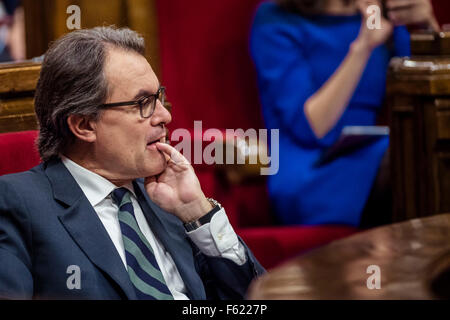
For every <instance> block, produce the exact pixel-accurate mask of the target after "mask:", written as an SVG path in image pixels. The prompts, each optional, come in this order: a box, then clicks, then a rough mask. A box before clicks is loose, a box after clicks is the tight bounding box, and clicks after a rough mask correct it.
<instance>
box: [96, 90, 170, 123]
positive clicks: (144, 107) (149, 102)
mask: <svg viewBox="0 0 450 320" xmlns="http://www.w3.org/2000/svg"><path fill="white" fill-rule="evenodd" d="M156 100H159V101H161V104H162V105H163V106H164V102H165V101H166V87H159V89H158V91H156V93H155V94H150V95H147V96H144V97H141V98H139V99H137V100H134V101H124V102H114V103H105V104H103V105H101V107H102V108H112V107H122V106H135V105H138V106H139V110H140V112H141V117H142V118H144V119H146V118H150V117H151V116H152V114H153V112H155V109H156Z"/></svg>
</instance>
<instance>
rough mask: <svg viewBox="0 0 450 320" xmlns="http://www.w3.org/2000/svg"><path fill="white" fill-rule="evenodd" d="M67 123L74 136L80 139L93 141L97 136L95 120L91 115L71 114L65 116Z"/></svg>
mask: <svg viewBox="0 0 450 320" xmlns="http://www.w3.org/2000/svg"><path fill="white" fill-rule="evenodd" d="M67 125H68V126H69V129H70V131H72V133H73V134H74V136H75V137H77V138H78V139H80V140H82V141H85V142H94V141H95V139H96V138H97V133H96V126H95V121H94V120H93V119H92V117H88V116H83V115H79V114H71V115H70V116H69V117H68V118H67Z"/></svg>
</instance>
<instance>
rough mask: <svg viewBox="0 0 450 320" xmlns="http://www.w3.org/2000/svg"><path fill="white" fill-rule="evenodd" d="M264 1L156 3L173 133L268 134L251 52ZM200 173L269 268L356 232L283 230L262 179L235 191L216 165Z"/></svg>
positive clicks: (319, 228) (317, 228) (174, 0)
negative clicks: (198, 129)
mask: <svg viewBox="0 0 450 320" xmlns="http://www.w3.org/2000/svg"><path fill="white" fill-rule="evenodd" d="M260 2H261V0H245V1H243V0H227V1H210V0H197V1H195V2H190V1H185V0H159V1H157V14H158V29H159V39H160V43H159V45H160V52H161V73H162V74H161V82H162V83H163V84H164V85H165V86H166V87H167V95H168V99H169V100H170V101H171V103H172V106H173V107H172V117H173V122H172V124H171V125H169V127H170V128H171V129H172V130H173V129H175V128H186V129H188V130H189V131H192V128H193V124H194V121H195V120H202V126H203V130H206V129H207V128H218V129H220V130H224V129H226V128H229V129H237V128H242V129H244V130H246V129H248V128H255V129H259V128H264V124H263V121H262V116H261V112H260V105H259V101H258V92H257V86H256V75H255V71H254V69H253V64H252V62H251V59H250V56H249V50H248V42H249V30H250V26H251V22H252V18H253V15H254V12H255V9H256V7H257V5H258V4H259V3H260ZM174 144H176V143H174ZM194 167H195V169H196V172H197V175H198V177H199V179H200V182H201V184H202V187H203V189H204V192H205V194H207V195H208V196H211V197H214V198H216V199H217V200H218V201H219V202H221V203H222V204H223V205H224V207H225V208H226V210H227V214H228V217H229V219H230V222H231V223H232V225H233V226H234V228H235V229H236V231H237V232H238V234H239V235H240V236H241V237H242V238H243V239H244V240H245V241H246V243H247V244H248V245H249V246H250V248H251V249H252V251H253V252H254V253H255V255H256V257H257V258H258V259H259V261H260V262H261V263H262V264H263V265H264V266H265V267H266V268H271V267H273V266H275V265H276V264H278V263H280V262H282V261H284V260H285V259H287V258H289V257H292V256H294V255H297V254H299V253H301V252H304V251H305V250H309V249H311V248H315V247H318V246H320V245H323V244H325V243H328V242H330V241H332V240H334V239H338V238H341V237H345V236H348V235H350V234H352V233H354V232H356V231H357V230H356V229H354V228H351V227H346V226H313V227H312V226H311V227H307V226H294V227H282V226H276V225H275V222H274V219H273V216H272V212H271V210H270V203H269V200H268V195H267V188H266V184H265V181H264V180H263V179H259V180H258V181H260V182H257V183H255V182H248V183H242V184H239V185H231V184H229V183H225V182H224V180H223V179H221V178H220V173H221V171H220V170H218V168H216V167H214V166H213V165H205V164H202V165H197V166H194Z"/></svg>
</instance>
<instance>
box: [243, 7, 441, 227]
mask: <svg viewBox="0 0 450 320" xmlns="http://www.w3.org/2000/svg"><path fill="white" fill-rule="evenodd" d="M372 5H377V6H378V8H381V3H380V1H375V0H354V1H352V0H342V1H341V0H315V1H310V0H279V1H277V2H266V3H263V4H262V5H260V6H259V8H258V11H257V13H256V16H255V20H254V23H253V27H252V33H251V41H250V49H251V55H252V58H253V61H254V63H255V66H256V70H257V74H258V86H259V92H260V98H261V103H262V107H263V115H264V119H265V122H266V126H267V127H268V128H269V129H279V130H280V132H279V133H280V141H279V151H280V152H279V154H280V161H279V171H278V173H277V174H275V175H273V176H269V180H268V186H269V194H270V196H271V200H272V202H273V205H274V207H275V209H276V212H277V215H278V218H279V219H280V222H281V223H283V224H311V225H313V224H346V225H352V226H360V223H361V215H362V212H363V209H364V207H365V205H366V203H367V200H368V198H369V195H370V193H371V190H372V188H373V186H374V181H375V179H376V177H377V173H378V170H379V167H380V163H381V162H382V159H383V157H384V156H385V154H386V151H387V149H388V145H389V139H388V137H385V138H381V139H378V140H377V141H376V142H372V143H370V144H367V145H365V146H364V147H360V148H359V149H357V150H356V151H353V152H351V153H347V154H345V155H342V156H340V157H338V158H336V159H334V160H332V161H331V162H328V163H326V164H322V165H319V166H318V165H317V161H318V159H319V158H320V156H321V155H322V153H323V151H324V150H325V149H326V148H327V147H330V146H331V145H333V144H334V143H335V142H336V141H337V139H338V138H339V136H340V134H341V131H342V129H343V128H344V127H345V126H373V125H376V119H377V115H378V113H379V111H380V109H381V106H382V104H383V99H384V96H385V84H386V73H387V68H388V63H389V60H390V58H391V57H392V56H394V55H395V56H408V55H409V54H410V46H409V33H408V31H407V29H406V27H404V26H401V25H407V24H412V23H427V24H428V25H429V26H431V27H432V28H434V29H437V28H439V27H438V25H437V23H436V20H435V18H434V15H433V10H432V6H431V4H430V2H429V0H386V2H385V5H386V9H387V16H388V19H387V18H385V17H384V16H382V15H381V16H375V15H372V14H374V13H376V12H375V11H371V10H373V7H370V6H372ZM368 9H369V10H368ZM374 19H378V22H379V25H378V26H377V27H376V28H372V27H371V28H369V27H368V26H369V25H372V26H373V25H375V26H376V23H377V20H374ZM380 214H382V212H380Z"/></svg>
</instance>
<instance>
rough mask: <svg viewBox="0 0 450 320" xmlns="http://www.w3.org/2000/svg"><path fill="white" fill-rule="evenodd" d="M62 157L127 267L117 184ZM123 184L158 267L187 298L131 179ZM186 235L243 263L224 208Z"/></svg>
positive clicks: (176, 296)
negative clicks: (116, 194)
mask: <svg viewBox="0 0 450 320" xmlns="http://www.w3.org/2000/svg"><path fill="white" fill-rule="evenodd" d="M61 158H62V162H63V164H64V165H65V167H66V168H67V170H69V172H70V174H71V175H72V176H73V178H74V179H75V181H76V182H77V183H78V185H79V186H80V188H81V190H82V191H83V193H84V194H85V196H86V198H87V199H88V200H89V202H90V204H91V205H92V207H94V210H95V212H96V213H97V214H98V217H99V218H100V220H101V222H102V224H103V226H104V227H105V229H106V231H107V232H108V234H109V237H110V238H111V240H112V242H113V243H114V246H115V247H116V249H117V252H118V253H119V255H120V258H121V259H122V262H123V264H124V266H125V268H127V263H126V259H125V248H124V245H123V242H122V232H121V230H120V224H119V218H118V211H119V208H118V206H117V205H116V204H115V202H114V201H113V200H112V197H111V192H112V191H113V190H115V189H117V186H116V185H114V184H113V183H112V182H110V181H108V180H107V179H105V178H103V177H102V176H100V175H98V174H96V173H94V172H92V171H90V170H87V169H86V168H83V167H82V166H80V165H78V164H77V163H75V162H73V161H72V160H70V159H69V158H67V157H64V156H62V157H61ZM123 187H125V188H127V189H128V190H129V191H130V192H131V201H132V203H133V209H134V214H135V216H136V220H137V224H138V226H139V228H140V229H141V232H142V233H143V234H144V236H145V238H146V239H147V240H148V242H149V243H150V245H151V246H152V249H153V252H154V254H155V258H156V261H157V263H158V266H159V268H160V269H161V273H162V275H163V277H164V280H165V281H166V284H167V287H168V288H169V290H170V292H171V293H172V295H173V297H174V299H179V300H183V299H184V300H187V299H189V298H188V297H187V295H186V287H185V285H184V282H183V279H182V278H181V275H180V273H179V272H178V269H177V266H176V265H175V262H174V261H173V259H172V257H171V256H170V253H169V252H168V251H167V250H166V249H165V248H164V246H163V245H162V244H161V242H160V241H159V240H158V239H157V238H156V236H155V234H154V233H153V232H152V230H151V229H150V227H149V225H148V223H147V220H146V219H145V216H144V213H143V212H142V209H141V207H140V205H139V203H138V202H137V198H136V194H135V192H134V188H133V184H132V183H131V182H130V183H128V184H127V185H125V186H123ZM187 234H188V236H189V237H190V238H191V240H192V241H193V242H194V243H195V244H196V245H197V247H198V248H199V249H200V250H201V251H202V252H203V253H204V254H206V255H208V256H215V257H219V256H220V257H223V258H227V259H230V260H232V261H234V262H235V263H237V264H238V265H242V264H244V263H245V262H246V256H245V248H244V246H243V245H242V244H241V243H240V242H239V240H238V238H237V236H236V233H235V232H234V230H233V227H232V226H231V224H230V222H229V221H228V217H227V215H226V213H225V210H224V209H223V208H222V209H221V210H219V211H218V212H217V213H216V214H215V215H214V216H213V217H212V219H211V222H210V223H207V224H205V225H203V226H201V227H200V228H198V229H196V230H194V231H191V232H187Z"/></svg>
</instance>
